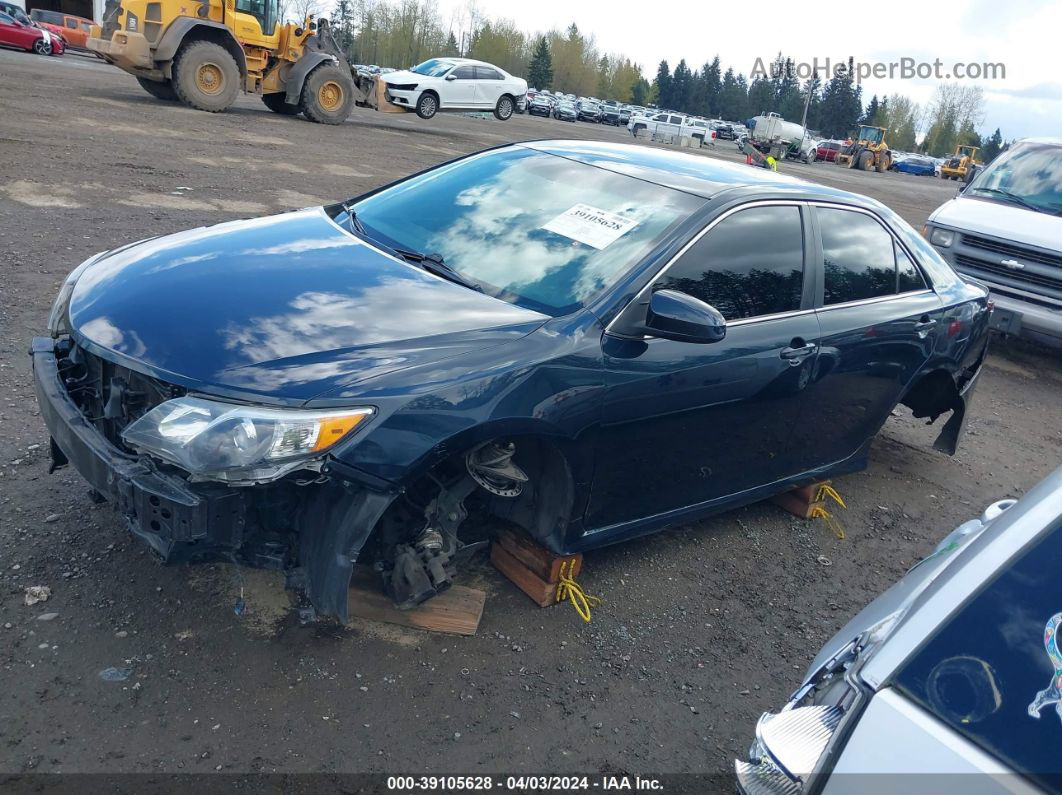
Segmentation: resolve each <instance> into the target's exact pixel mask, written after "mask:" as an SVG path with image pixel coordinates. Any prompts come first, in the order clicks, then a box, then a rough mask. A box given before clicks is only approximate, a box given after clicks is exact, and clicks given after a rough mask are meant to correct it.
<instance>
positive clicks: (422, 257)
mask: <svg viewBox="0 0 1062 795" xmlns="http://www.w3.org/2000/svg"><path fill="white" fill-rule="evenodd" d="M390 249H391V251H393V252H395V253H396V254H397V255H398V256H400V257H402V259H404V260H407V261H409V262H415V263H416V264H417V265H420V267H422V268H424V270H426V271H428V273H434V274H435V275H436V276H441V277H442V278H444V279H449V280H450V281H452V282H454V283H455V284H460V285H463V286H464V287H467V288H469V289H470V290H475V291H476V292H479V293H481V292H483V288H482V287H480V286H479V285H478V284H476V283H475V282H474V281H472V280H471V279H469V278H468V277H467V276H464V275H463V274H461V273H460V272H458V271H455V270H454V269H453V268H451V267H450V266H449V265H447V264H446V262H445V261H443V258H442V255H441V254H422V253H420V252H419V251H413V250H412V249H408V248H398V247H396V246H391V247H390Z"/></svg>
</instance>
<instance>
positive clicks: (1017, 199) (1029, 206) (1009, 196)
mask: <svg viewBox="0 0 1062 795" xmlns="http://www.w3.org/2000/svg"><path fill="white" fill-rule="evenodd" d="M973 190H974V191H975V192H977V193H991V194H992V195H993V196H1001V197H1003V198H1004V199H1006V200H1007V201H1009V202H1012V203H1014V204H1018V205H1021V206H1022V207H1024V208H1025V209H1026V210H1035V211H1036V212H1038V213H1046V212H1051V210H1050V209H1049V208H1047V207H1042V206H1040V205H1039V204H1033V203H1032V202H1031V201H1028V200H1027V199H1024V198H1022V197H1021V196H1019V195H1018V194H1016V193H1011V192H1010V191H1009V190H1004V189H1003V188H974V189H973ZM1055 212H1056V213H1057V212H1058V211H1057V210H1056V211H1055Z"/></svg>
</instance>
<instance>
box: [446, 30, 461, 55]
mask: <svg viewBox="0 0 1062 795" xmlns="http://www.w3.org/2000/svg"><path fill="white" fill-rule="evenodd" d="M460 54H461V48H460V47H459V46H458V44H457V37H455V36H454V32H453V31H452V30H451V31H450V35H449V37H447V39H446V44H445V45H444V46H443V55H449V56H450V57H456V56H458V55H460Z"/></svg>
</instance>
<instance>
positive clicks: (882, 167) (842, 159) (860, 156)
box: [837, 124, 892, 173]
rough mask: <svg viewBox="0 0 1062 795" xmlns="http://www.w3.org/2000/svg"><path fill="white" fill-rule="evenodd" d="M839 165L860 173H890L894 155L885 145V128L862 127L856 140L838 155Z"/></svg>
mask: <svg viewBox="0 0 1062 795" xmlns="http://www.w3.org/2000/svg"><path fill="white" fill-rule="evenodd" d="M837 165H839V166H843V167H845V168H857V169H859V170H860V171H871V170H874V171H877V172H879V173H880V172H882V171H888V170H889V166H891V165H892V153H891V152H890V151H889V146H888V144H886V143H885V128H884V127H870V126H867V125H865V124H864V125H862V126H861V127H860V128H859V135H858V136H856V140H854V141H853V142H852V143H850V144H848V145H847V146H846V147H845V148H844V149H842V150H841V151H840V152H838V153H837Z"/></svg>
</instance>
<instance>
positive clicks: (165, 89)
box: [136, 77, 177, 102]
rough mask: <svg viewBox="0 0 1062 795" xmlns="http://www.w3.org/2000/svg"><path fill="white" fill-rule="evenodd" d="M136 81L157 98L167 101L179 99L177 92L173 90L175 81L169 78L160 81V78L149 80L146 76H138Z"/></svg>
mask: <svg viewBox="0 0 1062 795" xmlns="http://www.w3.org/2000/svg"><path fill="white" fill-rule="evenodd" d="M136 82H138V83H140V87H141V88H142V89H144V90H145V91H146V92H148V93H149V94H151V96H153V97H154V98H155V99H162V100H165V101H166V102H176V101H177V92H176V91H174V90H173V83H171V82H170V81H169V80H164V81H162V82H159V81H158V80H147V79H146V78H143V77H138V78H137V79H136Z"/></svg>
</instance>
